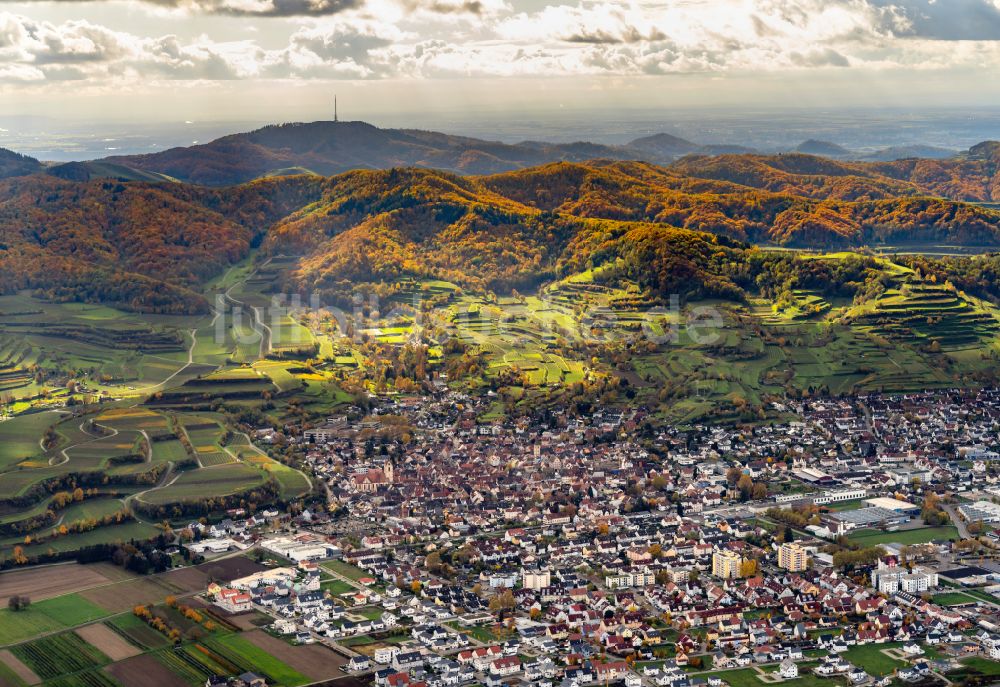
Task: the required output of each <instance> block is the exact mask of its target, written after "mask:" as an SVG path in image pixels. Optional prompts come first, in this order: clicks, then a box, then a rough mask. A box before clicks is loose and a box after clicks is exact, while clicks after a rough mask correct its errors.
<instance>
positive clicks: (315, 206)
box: [0, 149, 1000, 313]
mask: <svg viewBox="0 0 1000 687" xmlns="http://www.w3.org/2000/svg"><path fill="white" fill-rule="evenodd" d="M994 152H995V151H994V150H993V149H987V150H982V151H980V157H978V158H977V157H972V156H970V157H969V158H968V159H965V160H963V161H960V162H957V163H956V164H965V165H981V166H982V167H981V168H980V169H981V170H982V169H985V166H986V165H990V164H994V163H993V162H992V159H993V158H992V157H991V156H992V155H993V153H994ZM726 159H729V158H726V157H716V158H704V159H703V158H686V159H685V160H684V161H683V162H682V163H679V164H677V165H673V166H669V167H661V166H656V165H653V164H649V163H641V162H623V161H612V160H604V161H596V162H590V163H570V162H560V163H552V164H546V165H542V166H537V167H532V168H529V169H524V170H518V171H513V172H506V173H503V174H496V175H488V176H463V175H459V174H455V173H450V172H442V171H436V170H428V169H415V168H402V169H389V170H355V171H352V172H348V173H344V174H340V175H335V176H331V177H321V176H316V175H308V174H303V175H293V176H275V177H270V178H267V179H260V180H256V181H253V182H250V183H246V184H241V185H236V186H231V187H226V188H209V187H205V186H198V185H190V184H184V183H177V182H169V183H147V182H139V181H131V182H129V181H118V180H110V179H91V180H87V181H72V180H66V179H58V178H55V177H53V176H50V175H47V174H37V175H32V176H24V177H15V178H11V179H7V180H5V181H2V182H0V289H2V291H3V292H5V293H11V292H14V291H17V290H19V289H24V288H30V289H34V290H36V291H37V292H39V293H41V294H42V295H44V296H46V297H49V298H52V299H56V300H84V301H91V302H105V303H111V304H115V305H118V306H120V307H123V308H128V309H133V310H148V311H156V312H178V313H179V312H206V311H207V310H208V303H207V301H206V300H205V298H204V296H203V295H202V289H203V284H204V283H205V282H206V281H207V280H209V279H211V278H212V277H214V276H216V275H218V274H220V273H221V272H223V271H224V270H225V269H226V268H227V267H228V266H229V265H231V264H233V263H234V262H236V261H239V260H241V259H243V258H245V257H246V256H247V255H248V254H249V252H250V251H251V249H252V248H253V247H254V246H258V245H259V246H260V249H261V252H262V254H263V255H268V254H283V255H295V256H300V257H301V260H300V261H299V263H298V265H297V267H296V268H295V269H293V270H291V271H290V272H289V274H288V278H287V284H286V286H287V287H288V288H290V289H295V290H300V291H313V290H316V291H320V292H322V293H325V294H327V295H329V296H332V297H334V298H344V297H349V296H350V295H351V294H352V292H354V291H355V290H357V289H368V288H378V289H381V290H383V291H386V292H388V291H391V290H392V289H393V288H394V287H393V284H396V283H398V282H399V281H400V280H405V279H406V278H409V277H431V278H440V279H447V280H449V281H452V282H454V283H457V284H459V285H461V286H463V287H465V288H469V289H473V290H496V291H506V290H509V289H512V288H517V289H524V288H533V287H535V286H537V285H539V284H541V283H543V282H545V281H548V280H551V279H556V278H562V277H565V276H567V275H569V274H572V273H573V272H575V271H584V270H589V269H591V268H594V267H602V266H608V265H614V266H615V270H617V272H616V271H615V270H612V271H609V272H606V274H616V273H617V274H620V275H622V276H626V275H627V278H628V279H630V280H632V281H635V282H638V283H640V284H643V285H645V286H647V287H650V288H652V289H656V290H663V289H665V288H667V287H668V286H669V288H671V289H680V290H681V291H682V292H684V293H686V294H688V295H692V296H693V295H697V294H702V295H704V294H713V295H717V296H734V297H735V296H737V295H738V292H739V289H737V288H735V286H736V283H735V282H733V281H732V279H731V278H730V277H731V275H732V274H735V273H738V272H740V271H741V269H742V268H740V267H738V265H739V263H741V262H742V261H744V260H746V259H747V255H748V254H747V252H746V250H747V247H748V246H750V245H752V244H771V245H780V246H790V247H814V248H850V247H859V246H864V245H869V244H873V243H892V244H899V243H908V242H909V243H914V242H915V243H921V244H931V243H948V244H953V245H954V244H964V245H974V246H997V247H998V248H1000V212H997V211H995V210H992V209H990V208H988V207H985V206H981V205H975V204H971V203H964V202H959V201H953V200H946V199H942V198H933V197H928V196H927V195H924V193H925V191H924V190H923V188H922V187H921V185H919V184H917V183H915V182H913V181H908V180H901V179H894V178H893V177H890V176H888V175H887V174H882V173H877V172H876V171H873V170H871V169H870V168H867V167H857V166H855V165H853V164H846V163H839V162H834V161H832V160H828V159H823V158H814V157H810V156H804V155H789V156H781V157H772V158H763V157H760V156H737V157H735V158H733V160H734V162H733V164H731V165H729V167H728V169H729V172H728V173H726V174H723V172H724V171H725V170H726V169H727V167H726V166H725V165H723V164H721V162H720V161H724V160H726ZM713 161H714V162H713ZM737 162H738V163H739V164H740V165H742V167H739V168H737V165H736V163H737ZM879 166H880V167H882V166H886V165H879ZM904 167H905V166H903V165H902V164H901V165H900V166H895V167H894V166H892V165H888V166H887V169H888V170H896V171H897V172H899V171H900V170H901V169H903V168H904ZM862 172H864V173H862ZM900 176H902V174H901V173H900ZM716 177H727V178H724V179H723V178H716ZM923 183H929V181H925V182H923ZM970 183H971V181H970ZM987 187H988V184H987V183H986V181H985V177H982V178H980V179H979V186H978V187H977V188H980V189H985V188H987ZM723 263H726V264H728V265H729V267H724V266H723Z"/></svg>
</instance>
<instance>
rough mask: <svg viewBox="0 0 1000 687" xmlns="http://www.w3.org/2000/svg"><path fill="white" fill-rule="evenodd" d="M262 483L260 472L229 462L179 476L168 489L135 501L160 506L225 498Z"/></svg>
mask: <svg viewBox="0 0 1000 687" xmlns="http://www.w3.org/2000/svg"><path fill="white" fill-rule="evenodd" d="M263 482H264V473H263V471H261V470H257V469H255V468H253V467H251V466H249V465H244V464H242V463H231V464H228V465H216V466H214V467H210V468H203V469H201V470H192V471H189V472H184V473H182V474H181V475H180V476H179V477H178V478H177V479H176V480H175V481H173V482H172V483H171V484H170V485H169V486H166V487H164V488H162V489H157V490H156V491H151V492H148V493H146V494H144V495H142V496H141V497H139V498H138V500H139V501H142V502H143V503H149V504H153V505H164V504H168V503H174V502H177V501H191V500H199V499H206V498H212V497H215V496H225V495H228V494H236V493H239V492H241V491H247V490H249V489H252V488H254V487H256V486H259V485H260V484H262V483H263Z"/></svg>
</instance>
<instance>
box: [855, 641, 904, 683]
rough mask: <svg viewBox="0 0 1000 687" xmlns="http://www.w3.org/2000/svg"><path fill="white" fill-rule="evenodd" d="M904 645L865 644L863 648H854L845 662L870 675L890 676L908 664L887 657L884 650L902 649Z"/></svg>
mask: <svg viewBox="0 0 1000 687" xmlns="http://www.w3.org/2000/svg"><path fill="white" fill-rule="evenodd" d="M900 646H902V644H899V643H895V644H889V643H887V644H865V645H863V646H852V647H851V648H849V649H848V650H847V651H846V652H845V653H844V654H843V657H844V659H845V660H847V661H849V662H850V663H853V664H854V665H856V666H858V667H860V668H863V669H864V670H865V671H866V672H867V673H868V674H869V675H874V676H882V675H888V674H889V673H891V672H893V671H894V670H895V669H896V668H905V667H906V665H907V663H906V662H905V661H899V660H896V659H894V658H890V657H889V656H886V655H885V654H884V653H882V651H883V650H884V649H889V648H894V647H900Z"/></svg>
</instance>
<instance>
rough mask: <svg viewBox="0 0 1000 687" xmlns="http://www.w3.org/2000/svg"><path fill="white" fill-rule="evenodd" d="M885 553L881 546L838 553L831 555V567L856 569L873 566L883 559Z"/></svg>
mask: <svg viewBox="0 0 1000 687" xmlns="http://www.w3.org/2000/svg"><path fill="white" fill-rule="evenodd" d="M885 555H886V551H885V549H884V548H883V547H881V546H869V547H866V548H863V549H855V550H850V549H847V550H844V551H838V552H836V553H835V554H833V565H834V566H835V567H837V568H856V567H862V566H867V565H874V564H875V562H876V561H878V559H880V558H883V557H884V556H885Z"/></svg>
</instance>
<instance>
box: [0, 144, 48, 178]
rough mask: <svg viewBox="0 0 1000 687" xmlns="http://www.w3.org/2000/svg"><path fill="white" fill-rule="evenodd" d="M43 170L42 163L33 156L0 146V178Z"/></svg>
mask: <svg viewBox="0 0 1000 687" xmlns="http://www.w3.org/2000/svg"><path fill="white" fill-rule="evenodd" d="M40 171H42V163H41V162H39V161H38V160H36V159H35V158H33V157H28V156H27V155H21V154H20V153H15V152H14V151H13V150H7V149H6V148H0V179H6V178H8V177H20V176H26V175H28V174H35V173H36V172H40Z"/></svg>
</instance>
